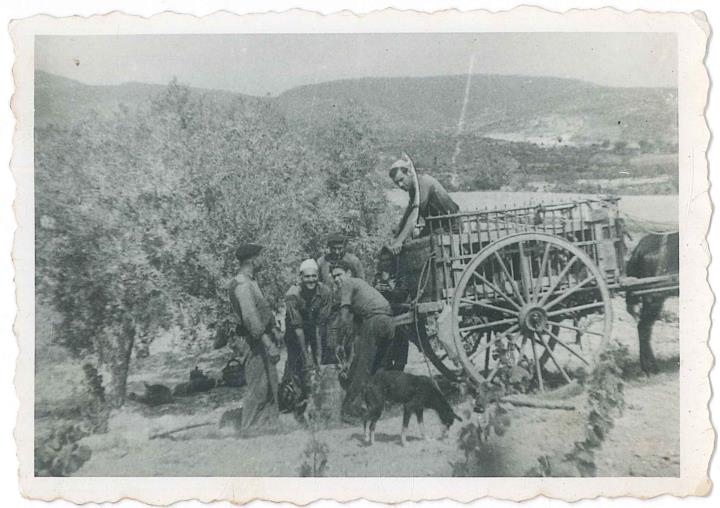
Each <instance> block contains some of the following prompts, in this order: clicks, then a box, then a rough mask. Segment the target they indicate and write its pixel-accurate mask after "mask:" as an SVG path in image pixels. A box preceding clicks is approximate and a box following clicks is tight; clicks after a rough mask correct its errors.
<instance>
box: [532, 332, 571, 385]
mask: <svg viewBox="0 0 720 508" xmlns="http://www.w3.org/2000/svg"><path fill="white" fill-rule="evenodd" d="M535 336H536V337H537V338H538V339H539V340H540V343H541V345H542V346H543V347H544V348H545V352H546V353H547V354H549V355H550V359H551V360H552V361H553V363H554V364H555V367H557V369H558V370H559V371H560V374H562V377H563V378H565V381H566V382H568V383H572V380H571V379H570V376H568V373H567V372H565V369H563V367H562V365H560V362H558V360H557V358H555V353H553V350H552V348H551V347H550V346H549V345H548V343H547V341H546V340H545V337H543V336H542V334H540V333H537V332H535Z"/></svg>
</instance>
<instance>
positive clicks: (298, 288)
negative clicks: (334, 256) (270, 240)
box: [283, 259, 333, 412]
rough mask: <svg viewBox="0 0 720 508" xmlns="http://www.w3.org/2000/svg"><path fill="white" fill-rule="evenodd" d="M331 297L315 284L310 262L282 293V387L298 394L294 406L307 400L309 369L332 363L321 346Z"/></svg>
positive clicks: (315, 273) (327, 350) (330, 355)
mask: <svg viewBox="0 0 720 508" xmlns="http://www.w3.org/2000/svg"><path fill="white" fill-rule="evenodd" d="M332 296H333V294H332V290H331V289H330V288H329V287H328V286H326V285H325V284H323V283H321V282H319V281H318V265H317V263H316V262H315V260H314V259H307V260H305V261H303V262H302V264H301V265H300V283H299V284H295V285H293V286H291V287H290V289H288V291H287V293H285V344H286V345H287V352H288V357H287V362H286V364H285V373H284V374H283V385H287V384H288V383H293V384H294V385H296V386H297V387H298V388H299V389H300V391H301V392H302V393H301V394H300V396H299V397H297V399H298V400H297V401H296V402H300V401H302V400H305V399H306V398H307V389H308V383H307V381H308V379H309V373H310V371H311V369H312V368H313V366H314V367H319V366H320V365H321V364H323V363H330V362H332V359H333V351H331V350H332V349H333V348H331V347H328V345H327V344H325V335H326V334H325V331H326V327H327V322H328V319H329V317H330V311H331V309H332ZM296 409H300V408H296ZM299 412H302V410H301V409H300V411H299Z"/></svg>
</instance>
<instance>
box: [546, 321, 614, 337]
mask: <svg viewBox="0 0 720 508" xmlns="http://www.w3.org/2000/svg"><path fill="white" fill-rule="evenodd" d="M548 323H550V324H551V325H552V326H559V327H560V328H567V329H568V330H573V331H576V332H578V333H583V334H585V333H587V334H590V335H597V336H598V337H602V336H603V334H602V333H600V332H595V331H592V330H587V329H583V328H580V327H577V326H573V325H568V324H565V323H561V322H559V321H548Z"/></svg>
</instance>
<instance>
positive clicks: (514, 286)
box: [493, 251, 525, 305]
mask: <svg viewBox="0 0 720 508" xmlns="http://www.w3.org/2000/svg"><path fill="white" fill-rule="evenodd" d="M493 254H495V259H497V262H498V264H499V265H500V268H501V269H502V272H503V274H504V275H505V277H506V278H507V281H508V282H509V283H510V287H511V288H512V290H513V293H515V296H516V297H517V299H518V301H519V302H520V304H521V305H525V299H524V298H523V296H522V294H520V289H518V287H517V284H516V283H515V280H514V279H513V277H512V274H511V273H510V271H509V270H508V269H507V266H505V263H504V262H503V260H502V258H501V257H500V254H498V253H497V251H495V252H493Z"/></svg>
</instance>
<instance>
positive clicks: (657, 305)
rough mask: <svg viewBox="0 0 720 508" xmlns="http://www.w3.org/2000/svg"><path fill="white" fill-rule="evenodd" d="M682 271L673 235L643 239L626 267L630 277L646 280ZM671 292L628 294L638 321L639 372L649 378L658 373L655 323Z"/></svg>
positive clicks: (628, 303) (677, 240) (676, 236)
mask: <svg viewBox="0 0 720 508" xmlns="http://www.w3.org/2000/svg"><path fill="white" fill-rule="evenodd" d="M679 271H680V235H679V233H678V232H674V233H662V234H658V233H652V234H649V235H646V236H644V237H642V238H641V239H640V241H639V242H638V244H637V246H636V247H635V248H634V249H633V251H632V254H631V255H630V259H629V260H628V262H627V264H626V266H625V274H626V275H628V276H630V277H637V278H640V279H642V278H645V277H658V276H662V275H670V274H677V273H679ZM669 296H671V293H670V292H667V291H659V292H657V293H646V294H642V295H637V294H635V293H634V292H633V291H630V290H628V291H627V293H626V295H625V304H626V307H627V310H628V312H629V313H630V314H631V315H632V316H633V317H634V318H635V319H636V321H637V329H638V339H639V343H640V344H639V345H640V368H641V369H642V370H643V372H644V373H645V374H647V375H649V374H655V373H657V371H658V367H657V362H656V361H655V354H654V353H653V350H652V346H651V344H650V340H651V338H652V329H653V325H654V324H655V321H657V320H658V318H659V317H660V312H661V311H662V308H663V304H664V303H665V300H666V299H667V298H668V297H669Z"/></svg>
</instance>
